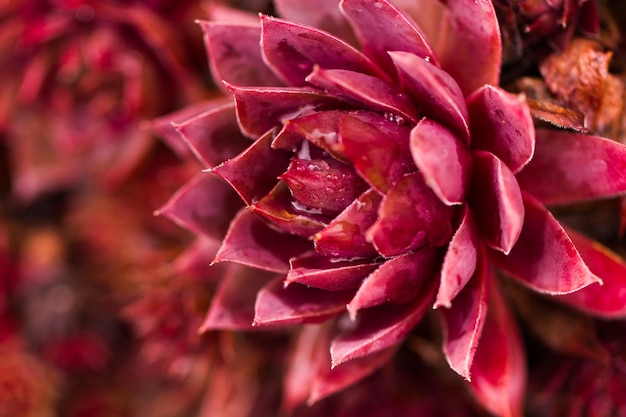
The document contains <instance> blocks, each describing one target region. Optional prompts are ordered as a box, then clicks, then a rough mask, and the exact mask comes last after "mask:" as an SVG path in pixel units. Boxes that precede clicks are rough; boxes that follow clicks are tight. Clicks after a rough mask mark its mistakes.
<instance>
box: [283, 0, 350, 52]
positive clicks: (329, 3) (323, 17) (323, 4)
mask: <svg viewBox="0 0 626 417" xmlns="http://www.w3.org/2000/svg"><path fill="white" fill-rule="evenodd" d="M274 7H275V8H276V11H277V12H278V15H279V16H282V17H283V18H284V19H287V20H289V21H292V22H298V23H301V24H303V25H307V26H311V27H315V28H319V29H321V30H323V31H326V32H328V33H332V34H333V35H335V36H337V37H338V38H340V39H343V40H345V41H347V42H349V43H351V44H353V43H354V42H353V40H355V39H354V32H352V28H350V25H349V24H348V21H347V20H346V18H345V16H344V15H343V14H342V13H341V12H340V10H339V1H338V0H317V1H315V2H303V1H301V0H274Z"/></svg>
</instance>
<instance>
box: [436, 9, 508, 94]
mask: <svg viewBox="0 0 626 417" xmlns="http://www.w3.org/2000/svg"><path fill="white" fill-rule="evenodd" d="M447 5H448V14H447V15H446V18H447V20H446V21H445V22H442V24H443V30H444V31H445V32H444V33H445V34H444V35H442V37H441V39H442V41H443V42H442V47H441V48H440V49H439V50H438V51H437V52H438V56H439V62H440V63H441V67H442V68H443V69H444V70H446V71H447V72H448V73H449V74H450V75H451V76H452V77H453V78H454V79H455V80H456V82H457V83H459V86H460V87H461V90H462V91H463V94H465V95H468V94H469V93H471V92H472V91H474V90H476V89H478V88H480V87H482V86H483V85H485V84H492V85H498V80H499V77H500V65H501V63H502V44H501V40H500V29H499V24H498V19H497V17H496V12H495V10H494V8H493V4H492V2H491V0H455V1H448V2H447Z"/></svg>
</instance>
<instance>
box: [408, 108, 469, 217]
mask: <svg viewBox="0 0 626 417" xmlns="http://www.w3.org/2000/svg"><path fill="white" fill-rule="evenodd" d="M411 154H412V155H413V160H414V161H415V165H417V167H418V168H419V170H420V171H421V172H422V174H423V175H424V179H425V180H426V183H427V184H428V186H429V187H430V188H431V189H432V190H433V191H434V192H435V194H437V196H438V197H439V198H440V199H441V201H442V202H444V203H445V204H447V205H454V204H461V203H463V202H464V201H465V194H466V193H467V189H468V187H469V183H470V179H471V172H472V171H471V170H472V158H471V155H470V153H469V151H468V150H467V148H466V147H465V145H464V144H463V143H462V142H461V141H460V140H459V139H457V137H456V136H455V135H454V134H453V133H452V132H450V131H449V130H448V129H446V128H445V127H443V126H441V125H440V124H438V123H436V122H433V121H432V120H429V119H422V120H421V121H420V122H419V123H418V124H417V126H415V127H414V128H413V130H412V131H411Z"/></svg>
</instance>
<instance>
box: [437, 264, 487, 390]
mask: <svg viewBox="0 0 626 417" xmlns="http://www.w3.org/2000/svg"><path fill="white" fill-rule="evenodd" d="M492 279H493V278H492V275H491V271H490V270H489V265H488V264H487V259H486V257H485V256H484V253H483V256H481V257H480V259H479V261H478V266H477V267H476V273H475V274H474V276H473V277H472V279H471V280H470V281H469V283H468V284H467V285H466V286H465V287H464V288H463V290H462V291H461V292H460V293H459V294H458V295H457V296H456V298H455V299H454V303H453V304H452V305H451V307H449V308H444V309H440V310H439V311H441V318H442V326H443V334H444V337H443V353H444V354H445V355H446V359H447V360H448V363H449V364H450V367H451V368H452V369H453V370H454V371H455V372H456V373H458V374H459V375H461V376H462V377H463V378H465V379H467V380H468V381H469V380H471V375H470V369H471V366H472V361H473V360H474V354H475V353H476V348H477V346H478V341H479V339H480V335H481V333H482V330H483V325H484V324H485V315H486V314H487V298H488V294H489V283H490V281H491V280H492Z"/></svg>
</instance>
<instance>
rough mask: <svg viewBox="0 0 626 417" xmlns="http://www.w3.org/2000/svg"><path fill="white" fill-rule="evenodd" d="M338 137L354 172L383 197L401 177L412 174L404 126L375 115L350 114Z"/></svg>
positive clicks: (343, 122)
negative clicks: (382, 194) (382, 150)
mask: <svg viewBox="0 0 626 417" xmlns="http://www.w3.org/2000/svg"><path fill="white" fill-rule="evenodd" d="M339 135H340V136H341V141H342V143H343V146H344V149H345V154H346V156H347V158H348V159H349V160H350V161H351V162H352V164H353V166H354V168H355V169H356V171H357V172H358V173H359V174H361V176H362V177H363V179H365V180H366V181H367V182H368V183H369V184H370V185H371V186H372V187H375V188H376V189H377V190H379V191H380V192H382V193H386V192H387V191H389V189H390V188H391V187H392V186H393V184H394V183H395V182H396V181H397V180H399V179H400V178H401V177H402V176H403V175H405V174H407V173H409V172H412V171H415V165H414V164H413V161H412V160H411V155H410V154H409V152H408V137H409V129H408V128H407V127H406V126H398V125H397V124H396V123H394V122H391V121H388V120H386V119H385V118H384V117H382V116H379V115H377V114H375V113H365V112H363V113H358V114H357V113H352V114H348V115H346V116H345V117H344V118H343V119H342V120H341V123H340V126H339ZM381 149H384V150H385V152H380V150H381Z"/></svg>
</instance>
